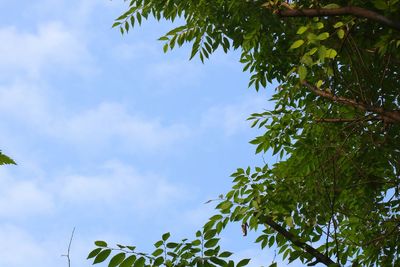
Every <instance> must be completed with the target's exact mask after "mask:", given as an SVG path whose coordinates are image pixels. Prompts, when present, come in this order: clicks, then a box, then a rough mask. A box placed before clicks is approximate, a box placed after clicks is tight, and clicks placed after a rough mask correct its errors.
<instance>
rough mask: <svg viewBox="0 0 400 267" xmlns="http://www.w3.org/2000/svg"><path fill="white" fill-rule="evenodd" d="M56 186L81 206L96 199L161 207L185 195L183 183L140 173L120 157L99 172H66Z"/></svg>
mask: <svg viewBox="0 0 400 267" xmlns="http://www.w3.org/2000/svg"><path fill="white" fill-rule="evenodd" d="M52 187H53V188H57V189H59V191H58V192H57V195H58V196H59V197H60V198H61V199H62V200H63V201H66V202H69V203H72V204H78V205H79V206H80V207H81V208H82V207H85V205H88V206H92V205H93V203H97V204H99V205H109V206H115V204H116V203H123V202H124V201H126V203H129V208H130V209H133V210H142V209H154V210H158V209H160V208H162V207H165V206H166V205H168V204H170V203H171V202H174V201H176V200H178V199H181V198H182V197H185V194H184V193H183V192H184V190H183V188H182V187H180V186H178V185H175V184H172V183H170V182H168V181H167V180H166V179H164V178H162V177H160V176H157V175H154V174H139V173H138V172H137V171H135V170H134V169H133V168H132V167H130V166H127V165H125V164H122V163H120V162H116V161H114V162H108V163H106V164H105V165H104V168H102V170H101V174H99V175H80V174H72V175H66V176H64V177H60V178H59V180H58V181H57V182H56V183H55V184H54V185H53V186H52ZM57 189H55V190H57Z"/></svg>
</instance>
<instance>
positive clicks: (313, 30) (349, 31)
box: [97, 0, 400, 266]
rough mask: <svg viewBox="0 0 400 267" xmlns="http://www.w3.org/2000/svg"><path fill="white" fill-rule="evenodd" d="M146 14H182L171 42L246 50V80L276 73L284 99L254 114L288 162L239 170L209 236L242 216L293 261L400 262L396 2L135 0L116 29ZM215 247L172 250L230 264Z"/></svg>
mask: <svg viewBox="0 0 400 267" xmlns="http://www.w3.org/2000/svg"><path fill="white" fill-rule="evenodd" d="M149 16H153V17H155V18H156V19H158V20H160V19H167V20H172V21H173V20H175V19H177V18H182V19H184V21H185V23H184V25H182V26H180V27H177V28H175V29H173V30H171V31H170V32H168V33H166V34H165V35H164V36H162V37H161V38H160V40H161V41H164V42H165V46H164V51H167V50H168V49H173V48H174V47H175V46H181V45H183V44H184V43H185V42H190V43H191V44H192V53H191V55H190V58H193V57H194V56H195V55H198V56H199V57H200V59H201V61H204V60H205V59H207V58H208V57H209V56H210V55H211V54H212V53H213V52H214V51H216V50H217V49H218V48H222V49H223V50H224V51H225V52H228V50H230V49H240V50H241V59H240V61H241V63H243V64H244V71H249V72H250V73H251V77H250V82H249V86H254V87H255V88H256V89H257V90H259V88H261V87H265V86H266V84H267V83H268V82H269V83H271V82H273V81H277V82H278V83H279V86H278V87H277V88H276V90H275V94H274V96H273V98H272V100H273V101H274V102H275V108H274V109H273V110H269V111H262V112H260V113H254V114H252V115H251V117H250V118H249V119H250V120H251V121H252V123H253V124H252V126H253V127H259V128H262V129H264V133H263V134H262V135H261V136H258V137H256V138H255V139H254V140H252V141H251V143H252V144H254V145H255V146H256V152H257V153H264V152H266V151H272V152H273V154H277V155H279V157H280V159H281V160H280V162H278V163H276V164H274V165H272V166H268V165H265V166H261V167H255V168H253V169H251V168H247V169H243V168H239V169H238V170H237V171H236V172H235V173H234V174H233V175H232V176H233V179H234V180H233V183H234V184H233V186H232V190H231V191H229V192H227V193H226V194H224V195H223V197H222V198H221V199H220V203H219V204H218V205H217V209H218V210H219V214H217V215H215V216H213V217H212V218H210V220H209V221H208V222H207V223H206V224H205V226H204V229H203V230H204V231H203V232H202V233H203V234H204V235H209V234H207V233H209V232H210V231H211V232H212V233H213V234H214V235H215V234H219V233H220V232H221V231H222V229H223V228H224V227H225V226H226V224H227V223H229V222H233V221H236V222H240V223H241V224H242V227H243V229H244V232H245V233H246V232H247V230H248V229H250V230H253V229H259V228H262V232H261V234H260V235H259V237H258V238H257V240H256V242H260V243H261V246H262V247H265V246H273V245H276V246H277V247H278V251H279V253H281V254H282V255H283V256H284V257H285V258H286V257H288V259H289V261H293V260H295V259H300V260H301V261H302V262H304V263H307V264H309V265H315V264H316V263H323V264H325V265H327V266H337V265H348V264H352V265H353V266H376V265H379V266H397V265H400V258H399V255H400V245H399V244H400V190H399V189H400V184H399V182H400V94H399V90H400V73H399V71H400V70H399V68H400V22H399V20H398V19H399V18H400V1H399V0H387V1H386V0H375V1H356V0H354V1H317V0H314V1H300V0H299V1H295V0H294V1H281V0H273V1H265V0H264V1H256V0H255V1H252V0H247V1H245V0H215V1H204V0H132V1H129V8H128V10H127V11H126V12H125V13H124V14H122V15H121V16H120V17H119V18H117V19H116V22H115V23H114V27H120V30H121V32H122V33H126V32H128V31H129V30H130V29H131V28H132V27H133V26H134V25H135V24H140V23H141V22H142V20H143V19H146V18H148V17H149ZM217 241H218V240H217ZM197 243H198V242H196V244H197ZM180 244H181V247H185V244H186V243H185V242H183V243H180ZM197 245H199V244H197ZM193 246H196V245H193ZM193 246H189V247H186V248H187V250H190V249H192V248H193ZM214 246H215V250H213V251H214V252H215V251H217V252H215V253H214V252H213V253H214V254H212V257H213V260H212V261H211V258H210V257H206V256H204V255H198V254H196V253H199V250H198V249H196V248H195V250H193V251H191V254H190V255H191V256H190V257H188V258H185V257H184V258H183V259H182V258H181V257H182V256H183V255H186V254H185V253H186V252H182V253H180V254H179V253H177V252H176V251H172V252H171V253H175V254H176V255H178V256H179V257H178V256H177V257H173V259H175V260H177V261H176V264H175V263H174V264H173V266H180V265H179V264H183V262H184V265H185V264H186V265H195V264H200V266H214V265H220V266H226V265H227V266H231V265H229V264H231V263H230V261H226V262H225V263H224V261H222V262H221V261H219V262H218V259H220V255H219V254H218V253H219V246H218V245H217V243H215V244H213V247H214ZM181 247H180V248H181ZM101 251H104V250H102V249H100V250H98V251H97V253H100V252H101ZM163 251H166V250H163ZM179 251H180V250H179ZM200 251H201V250H200ZM107 253H108V255H109V252H107ZM210 253H211V252H210ZM156 254H157V253H156ZM175 254H171V255H175ZM99 255H100V254H99ZM102 255H103V254H102ZM108 255H107V256H108ZM196 255H197V256H196ZM103 256H104V255H103ZM121 257H122V256H121ZM105 258H107V257H105ZM105 258H104V259H105ZM104 259H103V260H104ZM179 259H181V260H179ZM189 259H191V260H189ZM155 260H157V259H150V261H149V262H150V263H148V264H149V266H152V265H154V261H155ZM145 262H146V261H145V260H141V263H140V264H143V265H144V264H145ZM167 262H172V261H168V260H167V254H166V256H165V257H162V260H161V259H159V260H158V263H160V264H166V263H167ZM146 264H147V263H146ZM168 264H169V263H168ZM168 264H167V266H168ZM171 264H172V263H171ZM207 264H208V265H207ZM224 264H225V265H224ZM143 265H142V266H143ZM156 265H157V264H156ZM115 266H117V265H115ZM135 266H136V265H135ZM171 266H172V265H171Z"/></svg>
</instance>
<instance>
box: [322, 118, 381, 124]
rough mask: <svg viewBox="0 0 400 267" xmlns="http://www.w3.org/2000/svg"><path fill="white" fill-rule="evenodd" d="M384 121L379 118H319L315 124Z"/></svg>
mask: <svg viewBox="0 0 400 267" xmlns="http://www.w3.org/2000/svg"><path fill="white" fill-rule="evenodd" d="M381 120H382V119H381V118H379V117H365V118H349V119H346V118H318V119H315V122H332V123H340V122H358V121H381Z"/></svg>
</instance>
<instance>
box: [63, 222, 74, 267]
mask: <svg viewBox="0 0 400 267" xmlns="http://www.w3.org/2000/svg"><path fill="white" fill-rule="evenodd" d="M74 233H75V227H74V229H72V233H71V238H70V239H69V244H68V250H67V254H64V255H61V257H67V260H68V267H71V257H70V251H71V244H72V239H73V238H74Z"/></svg>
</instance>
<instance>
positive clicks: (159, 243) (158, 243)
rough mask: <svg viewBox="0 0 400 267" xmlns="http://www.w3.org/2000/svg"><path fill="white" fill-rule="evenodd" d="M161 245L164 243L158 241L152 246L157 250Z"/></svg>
mask: <svg viewBox="0 0 400 267" xmlns="http://www.w3.org/2000/svg"><path fill="white" fill-rule="evenodd" d="M162 244H164V241H162V240H160V241H157V242H156V243H154V246H155V247H156V248H158V247H160V246H161V245H162Z"/></svg>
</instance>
